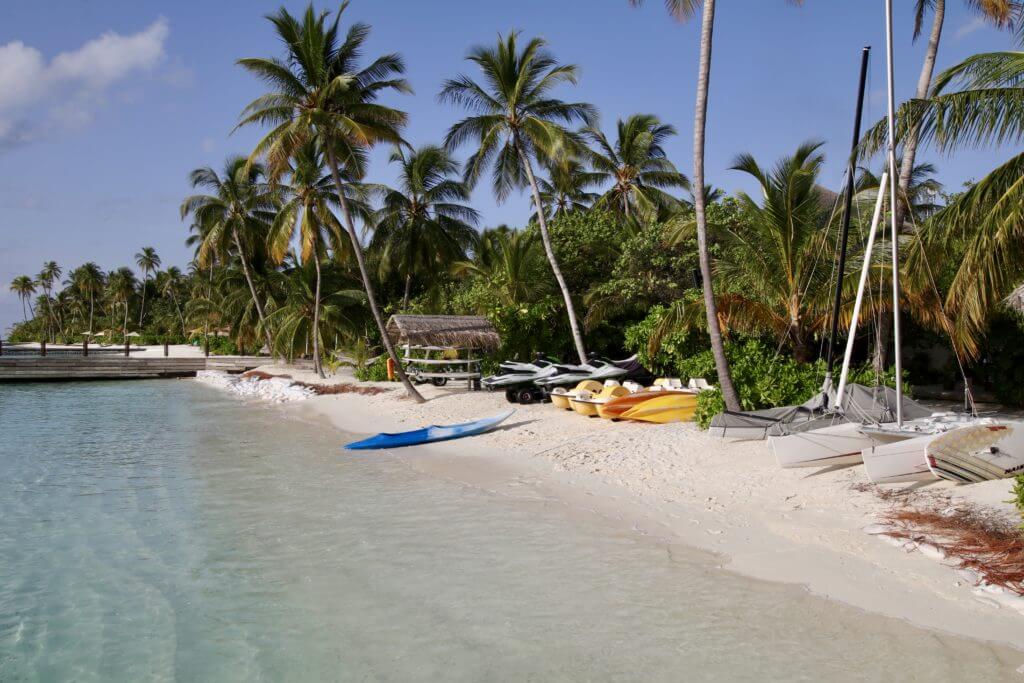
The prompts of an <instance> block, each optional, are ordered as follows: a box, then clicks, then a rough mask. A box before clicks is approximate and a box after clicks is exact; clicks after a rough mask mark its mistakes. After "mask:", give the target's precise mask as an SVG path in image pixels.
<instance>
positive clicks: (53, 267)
mask: <svg viewBox="0 0 1024 683" xmlns="http://www.w3.org/2000/svg"><path fill="white" fill-rule="evenodd" d="M62 272H64V271H63V270H61V267H60V266H59V265H57V262H56V261H47V262H46V263H44V264H43V269H42V270H40V271H39V275H38V276H37V277H36V279H37V280H38V281H39V284H40V285H41V286H42V288H43V294H44V295H45V296H46V300H47V301H48V302H49V300H50V297H51V296H52V294H53V283H54V282H56V281H57V280H59V279H60V276H61V273H62ZM46 309H47V326H48V327H50V337H51V339H53V335H54V333H55V330H54V329H53V328H54V327H57V321H56V319H55V318H54V315H53V310H52V309H51V307H50V306H49V305H47V307H46ZM61 334H63V331H61Z"/></svg>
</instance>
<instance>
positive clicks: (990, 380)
mask: <svg viewBox="0 0 1024 683" xmlns="http://www.w3.org/2000/svg"><path fill="white" fill-rule="evenodd" d="M975 371H976V372H977V373H978V374H980V375H981V379H982V380H983V381H984V382H985V383H987V384H989V385H991V387H992V391H993V392H995V395H996V398H997V399H998V400H999V401H1000V402H1001V403H1005V404H1008V405H1012V406H1021V405H1024V321H1022V318H1021V316H1020V315H1019V314H1015V313H1009V312H1007V313H1003V314H1000V315H998V316H996V318H995V319H994V320H993V321H992V326H991V328H990V331H989V334H988V337H987V339H986V340H985V348H984V356H983V361H982V362H981V363H979V364H978V365H977V367H976V370H975Z"/></svg>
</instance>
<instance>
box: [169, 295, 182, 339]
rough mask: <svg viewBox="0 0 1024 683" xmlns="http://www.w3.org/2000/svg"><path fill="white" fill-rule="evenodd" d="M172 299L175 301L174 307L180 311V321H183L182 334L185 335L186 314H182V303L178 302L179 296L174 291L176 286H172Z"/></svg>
mask: <svg viewBox="0 0 1024 683" xmlns="http://www.w3.org/2000/svg"><path fill="white" fill-rule="evenodd" d="M171 301H173V302H174V308H175V310H176V311H178V321H179V322H180V323H181V334H182V336H184V335H185V316H184V315H182V314H181V304H179V303H178V297H177V295H176V294H175V293H174V287H171Z"/></svg>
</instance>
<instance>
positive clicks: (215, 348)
mask: <svg viewBox="0 0 1024 683" xmlns="http://www.w3.org/2000/svg"><path fill="white" fill-rule="evenodd" d="M209 339H210V355H211V356H235V355H238V346H236V345H235V342H234V340H232V339H231V337H210V338H209ZM192 343H194V344H197V345H198V346H199V348H203V337H202V335H199V336H197V337H193V338H192Z"/></svg>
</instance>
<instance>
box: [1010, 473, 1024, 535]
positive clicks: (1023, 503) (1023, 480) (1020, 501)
mask: <svg viewBox="0 0 1024 683" xmlns="http://www.w3.org/2000/svg"><path fill="white" fill-rule="evenodd" d="M1010 502H1011V503H1013V504H1014V505H1016V506H1017V512H1019V513H1020V516H1021V519H1022V520H1024V474H1018V475H1017V476H1016V477H1015V478H1014V482H1013V499H1012V500H1011V501H1010ZM1020 528H1021V529H1024V521H1022V522H1021V525H1020Z"/></svg>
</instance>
